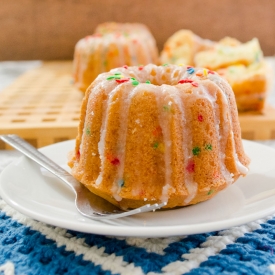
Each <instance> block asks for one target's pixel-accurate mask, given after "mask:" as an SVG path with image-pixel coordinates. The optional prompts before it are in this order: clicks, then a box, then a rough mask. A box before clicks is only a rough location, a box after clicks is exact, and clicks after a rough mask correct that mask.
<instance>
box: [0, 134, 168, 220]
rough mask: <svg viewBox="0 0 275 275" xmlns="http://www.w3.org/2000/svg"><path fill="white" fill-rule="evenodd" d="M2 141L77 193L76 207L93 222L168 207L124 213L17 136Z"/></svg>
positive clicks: (161, 204) (149, 206)
mask: <svg viewBox="0 0 275 275" xmlns="http://www.w3.org/2000/svg"><path fill="white" fill-rule="evenodd" d="M0 139H2V140H3V141H4V142H6V143H7V144H9V145H10V146H12V147H13V148H15V149H16V150H18V151H20V152H21V153H23V154H24V155H25V156H27V157H29V158H30V159H32V160H33V161H35V162H36V163H38V164H39V165H40V166H42V167H44V168H45V169H47V170H48V171H49V172H51V173H52V174H54V175H55V176H57V177H58V178H59V179H61V180H62V181H64V182H65V183H66V184H67V185H68V186H69V187H70V188H71V189H72V190H73V191H74V193H75V206H76V209H77V210H78V211H79V213H80V214H81V215H83V216H85V217H87V218H90V219H93V220H102V219H116V218H122V217H126V216H131V215H135V214H139V213H144V212H149V211H154V210H156V209H159V208H161V207H163V206H165V205H166V202H163V203H155V204H153V205H150V204H147V205H145V206H142V207H139V208H136V209H133V210H129V211H123V210H121V209H120V208H118V207H116V206H114V205H113V204H111V203H110V202H108V201H106V200H105V199H103V198H101V197H99V196H97V195H95V194H93V193H92V192H91V191H89V190H88V189H87V188H86V187H85V186H84V185H83V184H81V183H80V182H79V181H78V180H76V179H75V178H74V177H73V176H72V175H71V174H70V173H68V172H67V171H66V170H65V169H63V168H62V167H60V166H59V165H57V164H56V163H55V162H54V161H52V160H51V159H49V158H48V157H46V156H45V155H43V154H42V153H41V152H39V151H38V150H37V149H36V148H34V147H33V146H32V145H30V144H29V143H28V142H26V141H25V140H24V139H22V138H20V137H19V136H17V135H0Z"/></svg>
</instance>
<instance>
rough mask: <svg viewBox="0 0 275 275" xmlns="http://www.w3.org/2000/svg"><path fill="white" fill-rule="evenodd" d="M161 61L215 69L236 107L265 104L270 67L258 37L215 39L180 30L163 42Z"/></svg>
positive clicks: (258, 107) (255, 108)
mask: <svg viewBox="0 0 275 275" xmlns="http://www.w3.org/2000/svg"><path fill="white" fill-rule="evenodd" d="M161 61H162V62H165V61H166V62H169V63H172V64H180V63H182V64H186V65H194V66H195V67H202V68H207V69H209V70H215V71H217V72H218V73H220V74H221V75H222V76H223V77H225V78H226V79H227V81H228V82H229V84H230V85H231V87H232V89H233V92H234V93H235V98H236V102H237V108H238V111H240V112H243V111H257V112H261V111H262V110H263V108H264V105H265V99H266V95H267V91H268V87H269V86H270V84H269V82H270V81H269V79H270V76H269V75H270V68H269V66H268V64H267V63H266V62H265V60H264V58H263V53H262V50H261V47H260V44H259V41H258V39H257V38H254V39H252V40H251V41H248V42H246V43H241V42H240V41H238V40H237V39H235V38H232V37H225V38H223V39H222V40H220V41H218V42H214V41H209V40H206V39H202V38H200V37H199V36H197V35H195V34H194V33H192V32H191V31H188V30H180V31H178V32H176V33H175V34H174V35H172V36H171V37H170V38H169V39H168V40H167V42H166V43H165V46H164V49H163V51H162V52H161Z"/></svg>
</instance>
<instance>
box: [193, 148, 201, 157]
mask: <svg viewBox="0 0 275 275" xmlns="http://www.w3.org/2000/svg"><path fill="white" fill-rule="evenodd" d="M200 152H201V149H200V147H194V148H193V149H192V153H193V155H194V156H198V155H199V154H200Z"/></svg>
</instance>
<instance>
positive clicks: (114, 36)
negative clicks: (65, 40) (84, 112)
mask: <svg viewBox="0 0 275 275" xmlns="http://www.w3.org/2000/svg"><path fill="white" fill-rule="evenodd" d="M149 63H155V64H157V63H158V50H157V47H156V42H155V39H154V37H153V36H152V34H151V33H150V31H149V30H148V28H147V27H146V26H145V25H143V24H139V23H115V22H107V23H103V24H100V25H99V26H98V27H97V28H96V30H95V33H94V34H93V35H90V36H87V37H85V38H83V39H81V40H80V41H78V43H77V44H76V46H75V52H74V69H73V70H74V74H73V76H74V82H75V84H76V87H77V88H78V89H80V90H82V91H84V92H85V91H86V89H87V88H88V87H89V85H90V84H91V83H92V81H93V80H94V79H95V78H96V77H97V76H98V75H99V74H100V73H103V72H107V71H109V70H111V69H113V68H116V67H120V66H123V65H128V66H135V65H136V66H137V65H145V64H149Z"/></svg>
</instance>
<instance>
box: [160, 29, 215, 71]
mask: <svg viewBox="0 0 275 275" xmlns="http://www.w3.org/2000/svg"><path fill="white" fill-rule="evenodd" d="M214 45H215V43H214V42H212V41H210V40H207V39H202V38H201V37H199V36H198V35H196V34H194V33H193V32H192V31H190V30H179V31H177V32H176V33H174V34H173V35H172V36H171V37H170V38H169V39H168V40H167V41H166V42H165V44H164V48H163V50H162V52H161V55H160V61H161V62H162V64H165V63H171V64H176V65H179V64H185V65H191V66H193V65H194V57H195V55H196V54H197V53H198V52H200V51H204V50H210V49H212V48H213V47H214Z"/></svg>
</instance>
